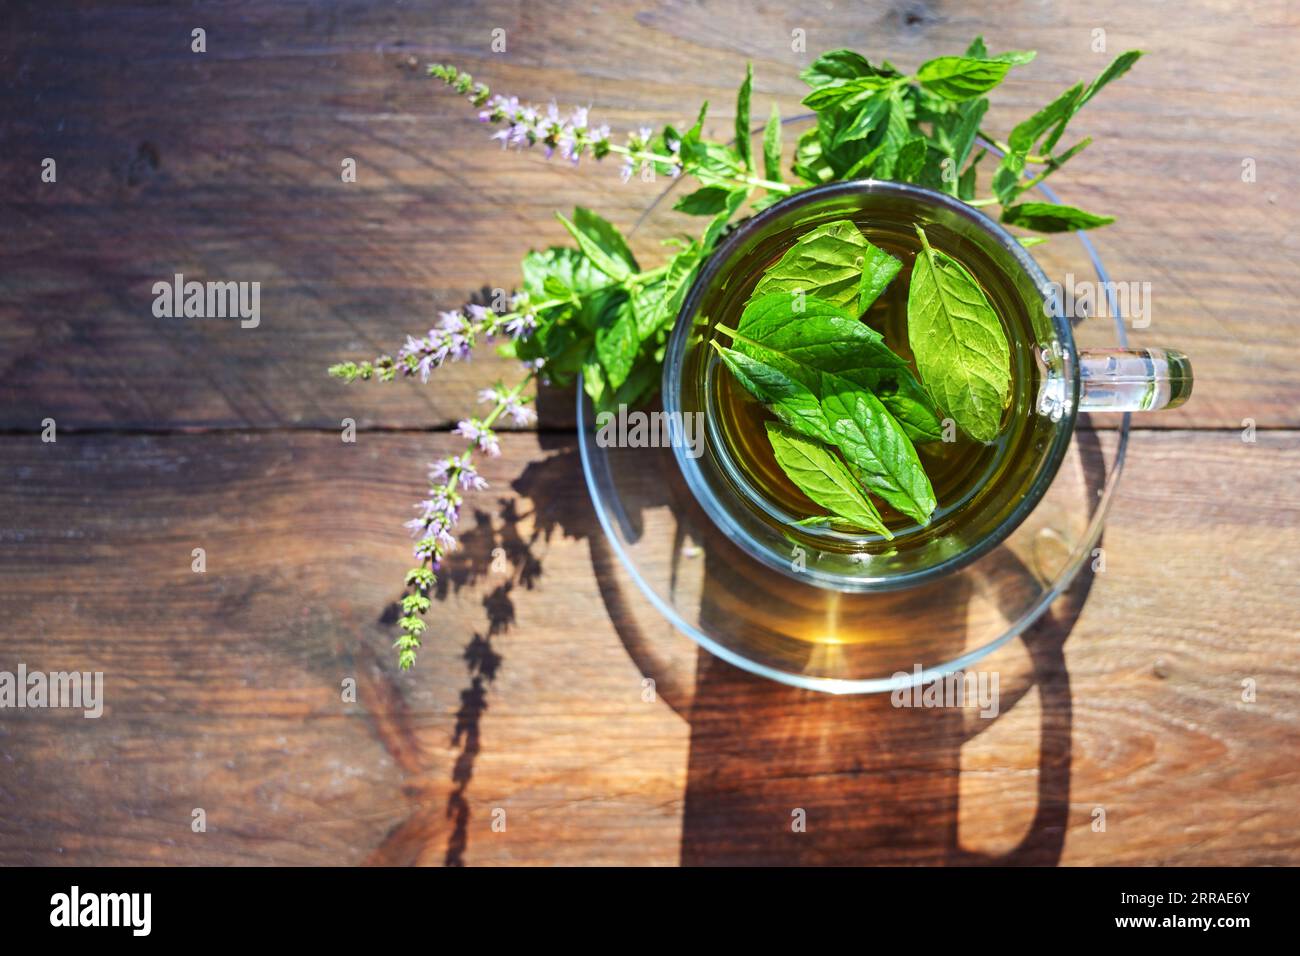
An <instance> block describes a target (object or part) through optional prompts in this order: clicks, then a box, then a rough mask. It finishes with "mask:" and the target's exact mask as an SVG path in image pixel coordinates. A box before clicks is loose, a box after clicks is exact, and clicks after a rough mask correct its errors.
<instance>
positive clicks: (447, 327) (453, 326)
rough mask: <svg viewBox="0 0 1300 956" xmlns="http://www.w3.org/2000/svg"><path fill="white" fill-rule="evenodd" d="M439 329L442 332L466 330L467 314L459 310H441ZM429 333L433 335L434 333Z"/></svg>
mask: <svg viewBox="0 0 1300 956" xmlns="http://www.w3.org/2000/svg"><path fill="white" fill-rule="evenodd" d="M438 329H439V330H440V331H442V332H464V331H465V316H463V315H461V314H460V313H459V312H439V313H438ZM429 335H430V336H431V337H432V335H433V333H432V332H430V333H429Z"/></svg>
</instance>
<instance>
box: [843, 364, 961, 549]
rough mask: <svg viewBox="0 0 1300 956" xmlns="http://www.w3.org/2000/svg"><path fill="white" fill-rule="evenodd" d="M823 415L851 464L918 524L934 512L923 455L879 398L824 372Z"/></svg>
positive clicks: (861, 477)
mask: <svg viewBox="0 0 1300 956" xmlns="http://www.w3.org/2000/svg"><path fill="white" fill-rule="evenodd" d="M821 395H822V403H821V408H822V415H823V417H824V418H825V420H826V422H828V423H829V425H830V429H831V432H832V433H833V434H834V436H835V439H834V440H835V444H836V446H837V447H838V448H839V450H840V451H841V453H843V455H844V459H845V461H847V462H848V464H849V470H850V471H851V472H852V473H853V475H854V476H855V477H856V478H857V479H858V480H859V481H861V482H862V484H863V485H864V486H866V488H867V490H868V491H871V492H874V493H875V494H877V495H879V496H880V497H881V498H883V499H884V500H885V501H887V502H889V503H890V504H891V505H892V506H893V507H894V508H895V509H896V510H898V511H901V512H902V513H903V514H905V515H908V516H909V517H911V518H915V519H916V520H917V521H918V522H919V523H921V524H928V523H929V521H930V515H931V514H933V513H934V509H935V504H936V502H935V498H934V488H933V487H931V485H930V479H929V478H927V477H926V474H925V469H924V468H923V467H921V459H920V458H919V457H917V454H916V449H915V448H914V447H912V443H911V441H909V440H908V437H907V435H906V434H904V432H903V430H902V428H900V427H899V425H898V422H896V421H894V419H893V416H891V415H890V414H889V412H887V411H886V410H885V406H884V405H882V404H881V403H880V400H879V399H877V398H876V396H874V395H872V394H871V393H870V392H868V391H865V390H863V389H861V388H859V387H858V386H857V385H855V384H854V383H853V382H850V381H849V380H848V379H846V378H842V377H840V376H838V375H831V374H828V373H822V387H821Z"/></svg>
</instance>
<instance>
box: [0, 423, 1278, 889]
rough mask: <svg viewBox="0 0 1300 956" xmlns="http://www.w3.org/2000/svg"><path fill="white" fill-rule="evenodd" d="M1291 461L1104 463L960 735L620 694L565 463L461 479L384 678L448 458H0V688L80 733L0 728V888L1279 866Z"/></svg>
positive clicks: (829, 708) (854, 709) (614, 645)
mask: <svg viewBox="0 0 1300 956" xmlns="http://www.w3.org/2000/svg"><path fill="white" fill-rule="evenodd" d="M1297 437H1298V436H1297V435H1296V433H1294V432H1283V433H1276V432H1275V433H1266V432H1261V433H1259V435H1258V442H1257V443H1256V444H1253V445H1247V444H1243V443H1242V442H1241V441H1240V440H1239V438H1238V436H1237V435H1236V434H1235V433H1231V432H1229V433H1193V432H1167V433H1165V432H1144V433H1140V434H1138V435H1136V436H1135V437H1134V439H1133V442H1132V445H1131V449H1130V457H1129V465H1128V470H1127V473H1126V475H1125V476H1124V479H1123V482H1122V485H1121V491H1120V496H1119V499H1118V501H1117V503H1116V506H1115V510H1114V512H1113V515H1112V520H1111V522H1110V526H1109V529H1108V531H1107V533H1106V536H1105V539H1104V545H1105V548H1106V553H1107V568H1106V571H1105V573H1103V574H1098V575H1096V576H1095V577H1094V578H1093V579H1092V581H1091V582H1090V589H1089V590H1088V593H1087V594H1086V600H1085V601H1084V603H1083V605H1082V610H1081V612H1080V613H1078V615H1077V620H1073V622H1072V626H1071V621H1072V619H1073V617H1074V615H1073V613H1071V611H1070V608H1069V605H1066V606H1065V607H1063V609H1062V610H1061V611H1060V621H1061V622H1063V623H1059V624H1058V625H1056V626H1051V625H1048V626H1045V627H1043V628H1040V629H1037V630H1036V631H1035V633H1034V634H1033V636H1032V637H1031V638H1030V640H1029V642H1028V644H1027V645H1013V646H1012V647H1011V648H1009V649H1007V650H1006V651H1005V652H1001V653H1000V655H999V656H998V657H997V658H996V659H994V661H995V663H994V662H991V663H990V666H996V667H997V668H998V669H999V670H1000V671H1001V673H1002V674H1003V679H1004V681H1005V682H1006V685H1007V686H1009V685H1010V684H1011V683H1012V682H1013V680H1015V679H1018V678H1017V675H1020V676H1023V675H1026V674H1032V675H1034V683H1033V684H1032V686H1031V689H1030V690H1029V692H1028V694H1027V695H1026V696H1025V697H1024V698H1022V699H1020V700H1019V701H1017V702H1016V703H1015V706H1014V707H1011V706H1009V705H1004V706H1005V707H1006V709H1005V712H1004V713H1003V714H1002V716H1000V717H999V718H998V720H996V721H993V722H991V723H988V724H987V726H979V727H978V730H980V731H982V732H978V733H976V734H974V735H973V736H972V735H971V734H972V731H971V728H970V727H964V726H963V725H962V724H961V722H960V721H959V720H955V719H954V717H953V715H952V713H951V712H942V711H914V710H912V711H909V710H895V709H893V708H891V707H889V706H888V701H887V700H883V699H880V698H862V699H844V698H829V697H824V696H821V695H816V694H811V693H807V692H797V691H793V690H790V689H788V688H784V687H781V686H778V685H775V684H772V683H769V682H765V681H761V680H758V679H756V678H750V677H748V676H746V675H742V674H740V673H738V672H736V671H735V670H733V669H732V668H730V667H729V666H727V665H723V664H721V663H720V662H718V661H716V660H713V659H712V658H710V657H708V656H707V655H701V656H700V657H699V659H698V661H697V664H696V666H695V672H694V673H693V674H692V675H691V677H690V679H689V680H687V681H685V682H680V681H676V680H675V679H673V678H672V677H671V675H665V674H662V673H658V672H656V671H654V670H653V669H652V670H650V671H648V672H647V673H646V674H645V675H643V673H642V671H641V670H639V669H638V666H637V665H636V663H635V662H634V659H633V656H632V654H631V652H630V650H629V645H628V644H627V643H626V642H627V641H629V640H631V639H632V638H630V637H629V636H628V635H627V633H626V630H627V629H626V624H627V621H628V619H629V616H630V615H632V614H633V613H636V614H637V615H640V613H641V612H640V609H637V608H633V607H631V606H630V605H628V604H626V602H628V601H635V600H638V599H637V598H636V597H635V595H634V593H633V592H632V591H631V590H630V586H629V585H628V583H627V582H626V580H622V578H621V572H620V571H619V569H618V567H617V565H616V564H615V559H613V558H612V556H611V555H610V553H609V551H608V549H606V548H604V547H603V546H602V544H601V540H600V538H599V537H598V536H599V534H600V532H599V528H598V526H597V524H596V522H595V518H594V515H593V513H592V511H591V508H590V505H589V503H588V501H587V499H586V490H585V488H584V486H583V483H582V478H581V471H580V468H579V464H578V461H577V455H576V450H575V447H574V444H573V440H572V438H571V437H566V436H550V435H541V436H533V435H512V436H508V437H507V438H506V440H505V443H504V444H505V453H504V454H503V455H502V457H501V458H499V459H496V460H494V461H491V462H489V463H488V464H487V466H486V468H485V473H486V475H487V477H488V479H489V480H490V481H491V482H492V483H493V487H492V489H491V490H490V491H488V492H485V493H482V494H480V495H478V496H477V497H476V498H475V499H474V502H473V506H472V508H470V509H469V510H468V511H467V518H466V522H465V534H464V550H463V551H462V552H460V553H459V555H458V556H457V557H456V558H455V560H454V561H453V562H451V565H450V567H449V570H448V574H447V582H448V586H447V590H446V595H445V598H444V600H443V601H442V602H440V603H439V604H438V605H437V606H436V608H435V610H434V611H433V612H432V613H431V615H430V619H431V623H432V628H431V631H430V639H429V642H428V646H427V648H426V650H425V652H424V654H423V656H422V657H421V659H420V661H419V663H418V664H417V667H416V669H415V670H414V671H413V672H411V673H409V674H406V675H401V674H398V673H395V672H394V670H393V667H392V663H391V651H390V650H389V648H388V645H389V643H390V641H391V639H392V636H393V634H392V628H391V626H389V625H386V624H384V623H381V619H382V618H384V617H385V614H386V609H387V608H388V606H389V604H390V602H391V601H392V600H393V599H394V598H395V597H396V596H397V594H398V591H399V585H398V582H399V580H400V576H401V574H402V572H403V570H404V568H405V566H406V563H407V555H406V554H405V548H406V545H405V544H404V542H403V538H402V531H401V529H400V527H399V525H400V521H401V520H402V515H403V512H405V511H406V510H407V507H408V503H409V501H411V500H413V498H414V496H415V495H417V494H418V492H419V484H418V479H419V477H420V475H421V473H422V469H423V463H424V462H425V461H427V460H429V459H430V458H432V457H434V456H435V455H437V454H439V453H445V452H446V451H447V450H449V449H450V448H451V447H452V445H451V442H450V440H449V438H448V436H446V435H442V434H439V435H428V436H425V435H402V434H389V435H384V434H363V435H362V436H361V439H360V441H359V442H358V443H357V444H356V445H344V444H343V443H341V442H340V441H339V440H338V438H337V437H336V436H334V435H331V434H329V433H319V434H314V433H294V434H283V433H266V434H251V435H207V436H170V437H151V436H139V437H122V436H67V437H61V438H60V440H59V441H58V442H57V443H56V444H53V445H46V444H42V443H40V441H39V440H38V439H37V438H36V437H35V436H32V437H15V436H10V437H6V438H2V439H0V489H3V490H0V513H3V514H4V515H6V521H5V522H4V529H3V532H0V619H2V620H3V621H4V622H5V623H4V626H3V628H2V629H0V634H2V635H3V637H0V669H7V670H12V669H14V667H16V665H17V663H18V662H19V661H22V662H25V663H26V664H27V665H28V667H29V668H31V669H40V670H58V669H73V668H75V669H79V670H92V671H93V670H102V671H104V672H105V680H106V684H107V703H106V708H105V713H104V716H103V717H102V718H101V719H99V720H85V719H82V717H81V716H80V715H79V714H73V713H68V712H55V711H23V712H16V711H5V712H4V713H3V715H0V766H5V767H7V768H8V769H7V770H6V772H5V773H4V775H3V776H2V777H0V862H3V863H59V862H76V863H99V864H107V863H137V862H173V863H272V862H274V863H342V862H361V861H371V862H397V863H407V862H420V863H430V864H442V863H444V862H449V861H450V862H464V863H470V864H494V863H496V864H500V863H557V862H567V863H612V864H623V863H675V862H678V861H679V860H680V861H683V862H690V863H716V862H909V863H910V862H928V863H955V864H960V863H966V862H976V861H979V860H983V859H985V858H1000V857H1001V856H1002V855H1003V854H1006V853H1009V852H1012V851H1013V850H1014V851H1015V855H1014V856H1013V857H1012V859H1016V860H1020V861H1027V862H1036V863H1053V862H1057V861H1058V860H1059V861H1060V862H1065V863H1161V862H1163V863H1185V864H1241V863H1292V864H1294V863H1296V862H1298V861H1300V840H1298V839H1297V836H1296V833H1295V829H1294V826H1293V825H1292V823H1293V819H1294V813H1295V808H1296V806H1297V801H1298V800H1300V771H1297V769H1296V766H1295V762H1294V760H1293V759H1292V755H1293V754H1294V753H1295V752H1296V748H1297V746H1300V718H1298V715H1300V692H1298V691H1297V687H1298V686H1300V683H1298V682H1297V677H1298V676H1300V653H1298V652H1297V645H1296V642H1295V622H1294V614H1293V613H1292V609H1293V608H1294V607H1296V606H1297V604H1298V603H1300V584H1297V575H1296V567H1295V561H1296V557H1295V556H1296V555H1297V554H1300V548H1298V547H1297V545H1298V544H1300V541H1298V540H1297V538H1298V537H1300V531H1297V529H1298V528H1300V521H1298V520H1297V517H1298V514H1297V513H1298V512H1300V487H1298V486H1297V483H1296V481H1295V480H1294V478H1293V477H1290V476H1293V475H1294V474H1295V470H1296V468H1297V467H1300V442H1297ZM539 441H540V444H539ZM195 547H203V548H205V549H206V557H207V571H206V572H205V573H203V574H197V573H195V572H193V571H192V570H191V561H192V558H191V550H192V549H193V548H195ZM497 548H501V549H503V552H502V553H503V555H504V556H505V558H506V562H505V567H506V573H504V574H500V573H497V572H496V571H494V570H493V567H492V565H493V557H494V550H495V549H497ZM620 601H622V602H624V603H623V604H620ZM665 639H666V638H665ZM680 640H682V641H684V640H685V639H684V638H681V639H680ZM1026 647H1027V648H1028V650H1026V649H1025V648H1026ZM643 676H652V677H655V678H656V679H657V680H659V683H660V693H659V695H658V698H657V699H656V700H655V701H653V702H647V701H646V700H644V699H643V697H642V679H643ZM349 677H351V678H354V679H355V680H356V681H357V690H358V697H357V702H356V703H345V702H344V701H343V700H342V699H341V688H342V682H343V681H344V680H345V679H346V678H349ZM1247 678H1249V679H1252V680H1254V681H1255V683H1256V687H1257V695H1258V696H1257V699H1256V701H1255V702H1254V703H1245V702H1243V701H1242V698H1241V692H1242V686H1241V682H1242V681H1243V680H1244V679H1247ZM1099 806H1100V807H1104V808H1105V809H1106V812H1107V821H1108V826H1107V830H1106V832H1104V833H1094V832H1093V831H1092V829H1091V823H1092V819H1093V818H1092V814H1093V811H1094V809H1095V808H1096V807H1099ZM196 807H202V808H204V809H205V810H206V812H207V815H208V831H207V832H206V833H203V834H198V833H193V832H191V830H190V829H189V824H190V819H191V811H192V810H193V809H194V808H196ZM800 807H801V808H804V809H805V810H807V812H808V821H809V827H808V832H807V833H804V834H798V835H796V834H792V833H791V832H790V819H791V817H790V812H791V809H792V808H800ZM496 809H503V810H504V811H505V813H506V824H507V825H506V830H505V832H504V833H498V832H493V830H492V828H491V823H492V820H493V812H494V810H496ZM1017 847H1018V849H1016V848H1017Z"/></svg>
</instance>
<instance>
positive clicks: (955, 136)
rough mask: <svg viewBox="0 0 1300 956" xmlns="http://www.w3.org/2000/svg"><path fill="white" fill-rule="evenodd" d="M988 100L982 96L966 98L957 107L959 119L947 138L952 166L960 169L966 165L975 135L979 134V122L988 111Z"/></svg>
mask: <svg viewBox="0 0 1300 956" xmlns="http://www.w3.org/2000/svg"><path fill="white" fill-rule="evenodd" d="M988 108H989V101H988V100H987V99H984V98H980V99H978V100H968V101H967V102H965V103H963V104H961V106H960V107H959V108H958V116H959V119H958V121H957V123H956V125H955V126H954V128H953V129H952V132H951V134H950V135H949V138H948V155H949V156H951V157H952V160H953V164H954V165H953V168H954V169H961V168H962V167H963V166H965V165H966V159H967V157H969V156H970V151H971V147H972V146H973V145H975V137H976V136H978V135H979V131H980V123H982V122H983V121H984V114H985V113H986V112H988Z"/></svg>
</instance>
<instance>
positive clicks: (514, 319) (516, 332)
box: [504, 312, 537, 339]
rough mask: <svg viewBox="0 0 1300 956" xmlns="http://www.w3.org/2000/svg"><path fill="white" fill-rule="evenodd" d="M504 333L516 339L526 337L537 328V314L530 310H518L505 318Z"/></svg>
mask: <svg viewBox="0 0 1300 956" xmlns="http://www.w3.org/2000/svg"><path fill="white" fill-rule="evenodd" d="M504 328H505V330H506V334H507V335H509V336H511V337H512V338H516V339H526V338H528V336H529V335H530V334H532V331H533V329H535V328H537V316H535V315H533V314H532V313H531V312H520V313H518V314H517V315H514V316H511V318H509V319H507V320H506V324H505V326H504Z"/></svg>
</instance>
